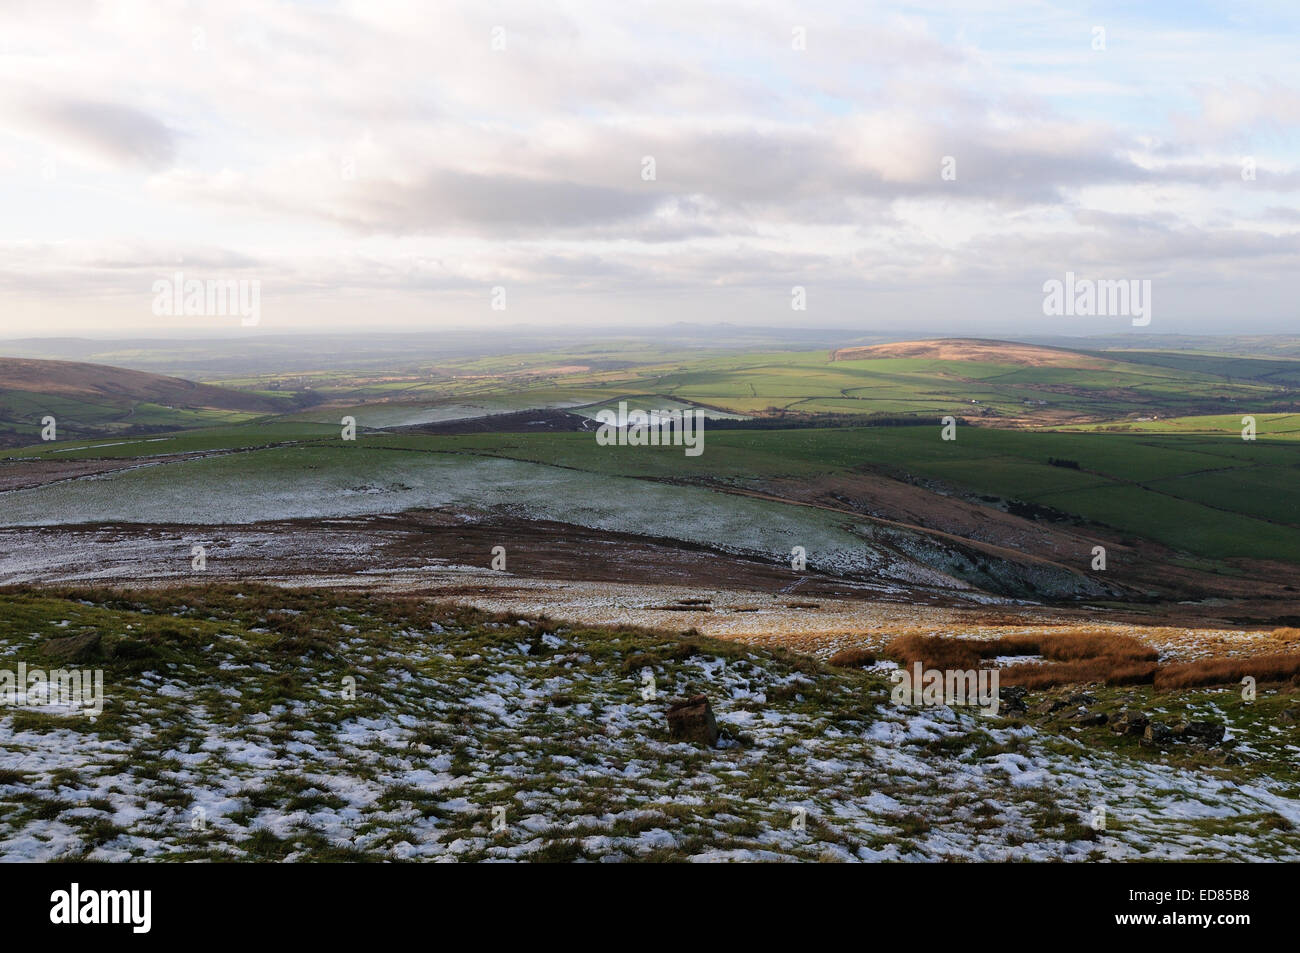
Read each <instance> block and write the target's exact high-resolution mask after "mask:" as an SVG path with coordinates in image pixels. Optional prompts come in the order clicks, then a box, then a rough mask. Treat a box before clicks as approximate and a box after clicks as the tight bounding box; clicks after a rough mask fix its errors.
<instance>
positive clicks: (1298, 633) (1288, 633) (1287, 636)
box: [1273, 629, 1300, 642]
mask: <svg viewBox="0 0 1300 953" xmlns="http://www.w3.org/2000/svg"><path fill="white" fill-rule="evenodd" d="M1273 638H1275V639H1277V640H1278V641H1279V642H1300V629H1274V630H1273Z"/></svg>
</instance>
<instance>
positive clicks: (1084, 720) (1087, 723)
mask: <svg viewBox="0 0 1300 953" xmlns="http://www.w3.org/2000/svg"><path fill="white" fill-rule="evenodd" d="M1074 718H1075V720H1076V721H1078V723H1079V724H1081V725H1083V726H1084V727H1086V728H1087V727H1092V726H1093V725H1104V724H1106V722H1107V721H1109V719H1108V718H1107V717H1106V713H1105V712H1104V711H1098V712H1086V711H1081V712H1079V714H1077V715H1075V716H1074Z"/></svg>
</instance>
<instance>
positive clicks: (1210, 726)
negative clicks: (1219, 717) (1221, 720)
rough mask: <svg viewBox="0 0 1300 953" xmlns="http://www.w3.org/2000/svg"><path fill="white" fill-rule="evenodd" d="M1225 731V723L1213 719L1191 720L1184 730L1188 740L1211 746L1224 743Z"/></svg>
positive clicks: (1183, 732) (1184, 735)
mask: <svg viewBox="0 0 1300 953" xmlns="http://www.w3.org/2000/svg"><path fill="white" fill-rule="evenodd" d="M1225 733H1226V730H1225V729H1224V727H1223V725H1218V724H1215V723H1214V722H1212V721H1189V722H1188V723H1187V724H1186V725H1184V726H1183V731H1182V734H1183V737H1184V738H1186V739H1187V740H1188V741H1194V742H1196V743H1197V744H1202V745H1209V746H1213V745H1217V744H1220V743H1222V741H1223V736H1224V734H1225Z"/></svg>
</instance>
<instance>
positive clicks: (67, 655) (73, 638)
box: [41, 632, 100, 662]
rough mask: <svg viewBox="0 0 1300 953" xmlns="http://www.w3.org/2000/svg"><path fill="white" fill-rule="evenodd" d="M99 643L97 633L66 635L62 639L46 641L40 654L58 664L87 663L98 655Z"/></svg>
mask: <svg viewBox="0 0 1300 953" xmlns="http://www.w3.org/2000/svg"><path fill="white" fill-rule="evenodd" d="M99 643H100V635H99V633H98V632H87V633H85V634H84V635H66V636H63V637H62V638H58V639H48V640H46V642H45V643H44V644H43V645H42V646H41V652H42V654H44V655H46V656H48V657H50V658H53V659H58V660H59V661H60V662H88V661H90V660H91V659H92V658H95V657H97V656H98V655H99Z"/></svg>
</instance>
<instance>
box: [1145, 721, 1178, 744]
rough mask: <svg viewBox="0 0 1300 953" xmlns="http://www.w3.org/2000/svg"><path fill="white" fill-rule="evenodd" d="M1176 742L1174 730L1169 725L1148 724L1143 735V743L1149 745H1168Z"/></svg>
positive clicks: (1160, 723) (1156, 722) (1157, 722)
mask: <svg viewBox="0 0 1300 953" xmlns="http://www.w3.org/2000/svg"><path fill="white" fill-rule="evenodd" d="M1173 742H1174V730H1173V729H1172V728H1170V727H1169V726H1168V725H1166V724H1164V723H1162V722H1159V721H1153V722H1150V723H1148V724H1147V727H1146V730H1145V731H1144V732H1143V733H1142V743H1143V744H1147V745H1168V744H1173Z"/></svg>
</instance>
